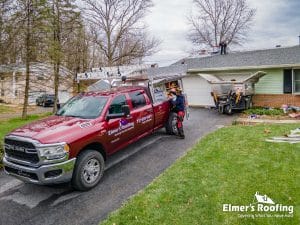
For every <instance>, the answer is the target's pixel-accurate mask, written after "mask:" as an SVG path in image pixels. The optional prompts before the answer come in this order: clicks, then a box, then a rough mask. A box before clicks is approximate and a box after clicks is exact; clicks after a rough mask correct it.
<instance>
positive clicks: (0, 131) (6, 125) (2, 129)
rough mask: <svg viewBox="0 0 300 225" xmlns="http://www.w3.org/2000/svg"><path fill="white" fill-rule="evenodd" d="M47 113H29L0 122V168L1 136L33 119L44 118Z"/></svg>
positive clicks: (0, 160)
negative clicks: (26, 115)
mask: <svg viewBox="0 0 300 225" xmlns="http://www.w3.org/2000/svg"><path fill="white" fill-rule="evenodd" d="M49 115H50V114H49V113H46V114H41V115H29V116H28V117H27V119H22V118H13V119H9V120H5V121H1V122H0V168H1V167H2V157H3V138H4V136H5V135H6V134H8V133H9V132H10V131H12V130H14V129H16V128H18V127H20V126H23V125H25V124H27V123H30V122H32V121H34V120H37V119H41V118H44V117H46V116H49Z"/></svg>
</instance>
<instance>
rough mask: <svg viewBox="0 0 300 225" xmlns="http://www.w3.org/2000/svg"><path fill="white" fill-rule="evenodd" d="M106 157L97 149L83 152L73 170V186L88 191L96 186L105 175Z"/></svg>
mask: <svg viewBox="0 0 300 225" xmlns="http://www.w3.org/2000/svg"><path fill="white" fill-rule="evenodd" d="M104 165H105V163H104V158H103V156H102V154H101V153H100V152H98V151H95V150H86V151H84V152H82V153H81V154H80V155H79V157H78V159H77V162H76V165H75V169H74V171H73V177H72V186H73V188H74V189H76V190H79V191H87V190H89V189H91V188H93V187H95V186H96V185H97V184H98V183H99V181H100V179H101V178H102V176H103V172H104Z"/></svg>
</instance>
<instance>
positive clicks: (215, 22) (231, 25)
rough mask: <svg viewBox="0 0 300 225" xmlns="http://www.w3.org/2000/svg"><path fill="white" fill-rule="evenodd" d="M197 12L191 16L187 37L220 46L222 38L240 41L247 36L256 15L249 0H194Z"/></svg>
mask: <svg viewBox="0 0 300 225" xmlns="http://www.w3.org/2000/svg"><path fill="white" fill-rule="evenodd" d="M194 5H195V8H196V9H197V15H192V16H190V17H189V22H190V24H191V27H192V30H191V31H190V33H189V35H188V38H189V40H190V41H191V42H192V43H193V44H196V45H205V46H209V47H215V46H218V45H219V43H220V42H221V41H226V42H227V44H231V45H238V44H242V43H243V42H244V41H245V40H246V35H247V31H248V30H249V28H250V25H251V22H252V20H253V18H254V15H255V9H251V8H250V7H249V6H248V5H247V2H246V0H194Z"/></svg>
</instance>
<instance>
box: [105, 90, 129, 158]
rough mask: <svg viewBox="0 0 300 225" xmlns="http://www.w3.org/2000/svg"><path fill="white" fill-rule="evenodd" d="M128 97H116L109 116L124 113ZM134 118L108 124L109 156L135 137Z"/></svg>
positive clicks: (109, 110)
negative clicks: (123, 109)
mask: <svg viewBox="0 0 300 225" xmlns="http://www.w3.org/2000/svg"><path fill="white" fill-rule="evenodd" d="M127 104H128V103H127V100H126V96H125V95H124V94H122V95H118V96H116V97H115V98H114V99H113V100H112V102H111V104H110V106H109V109H108V114H118V113H122V106H123V105H127ZM134 126H135V124H134V121H133V117H132V116H129V117H126V118H117V119H110V120H109V121H108V122H107V127H108V129H107V134H106V138H105V139H106V144H107V146H109V147H108V151H109V154H112V153H113V152H115V151H117V150H119V149H120V148H122V147H123V145H126V143H127V142H128V141H129V140H131V139H132V137H133V136H134V128H135V127H134Z"/></svg>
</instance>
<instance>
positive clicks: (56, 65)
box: [53, 62, 60, 113]
mask: <svg viewBox="0 0 300 225" xmlns="http://www.w3.org/2000/svg"><path fill="white" fill-rule="evenodd" d="M59 67H60V62H55V63H54V96H55V97H54V106H53V113H55V112H56V111H57V104H58V101H57V100H58V86H59Z"/></svg>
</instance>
